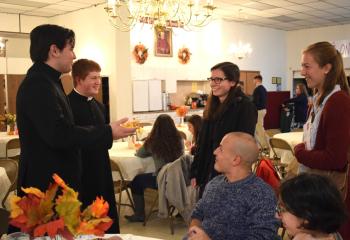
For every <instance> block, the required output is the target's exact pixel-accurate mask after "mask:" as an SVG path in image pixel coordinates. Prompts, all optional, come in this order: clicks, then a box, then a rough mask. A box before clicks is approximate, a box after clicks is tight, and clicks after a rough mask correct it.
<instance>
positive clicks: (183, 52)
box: [177, 47, 191, 64]
mask: <svg viewBox="0 0 350 240" xmlns="http://www.w3.org/2000/svg"><path fill="white" fill-rule="evenodd" d="M177 57H178V58H179V62H180V63H182V64H187V63H188V62H189V61H190V57H191V52H190V50H189V49H188V48H186V47H183V48H180V49H179V52H178V54H177Z"/></svg>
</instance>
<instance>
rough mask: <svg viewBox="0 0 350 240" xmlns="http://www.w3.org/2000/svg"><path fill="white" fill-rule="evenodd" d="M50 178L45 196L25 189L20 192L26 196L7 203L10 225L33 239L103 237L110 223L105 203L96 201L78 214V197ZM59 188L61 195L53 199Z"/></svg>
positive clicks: (36, 190) (58, 178) (61, 180)
mask: <svg viewBox="0 0 350 240" xmlns="http://www.w3.org/2000/svg"><path fill="white" fill-rule="evenodd" d="M52 177H53V179H54V180H55V183H54V184H51V185H50V186H49V188H48V190H47V191H46V192H45V193H43V192H41V191H40V190H39V189H37V188H33V187H29V188H24V189H22V190H23V192H24V193H26V194H27V195H26V196H24V197H22V198H20V197H17V196H13V197H12V198H11V199H10V206H11V215H10V224H11V225H13V226H15V227H18V228H20V229H21V231H22V232H26V233H28V234H30V235H32V236H34V237H39V236H43V235H45V234H48V235H49V236H50V237H54V236H55V235H57V234H61V235H63V236H64V237H65V238H66V239H73V235H77V234H96V235H103V233H104V232H105V231H106V230H107V229H108V228H109V227H110V226H111V225H112V223H113V221H112V219H110V218H109V217H108V216H107V213H108V209H109V205H108V203H107V202H105V201H104V200H103V198H102V197H101V198H98V197H97V198H96V200H95V201H94V202H93V203H92V204H91V205H90V206H88V207H87V208H86V209H85V210H84V211H83V213H81V211H80V206H81V202H80V201H79V200H78V193H77V192H75V191H74V190H73V189H72V188H70V187H69V186H68V185H67V184H66V183H65V182H64V181H63V179H62V178H60V177H59V176H58V175H57V174H54V175H53V176H52ZM59 187H60V188H61V190H62V194H61V195H59V196H57V197H56V194H57V190H58V188H59Z"/></svg>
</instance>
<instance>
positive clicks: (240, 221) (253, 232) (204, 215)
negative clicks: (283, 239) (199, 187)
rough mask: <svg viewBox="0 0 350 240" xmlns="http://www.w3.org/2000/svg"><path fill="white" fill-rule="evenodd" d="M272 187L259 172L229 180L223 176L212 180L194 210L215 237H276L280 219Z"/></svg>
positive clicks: (214, 238)
mask: <svg viewBox="0 0 350 240" xmlns="http://www.w3.org/2000/svg"><path fill="white" fill-rule="evenodd" d="M275 207H276V198H275V194H274V192H273V190H272V188H271V187H270V186H268V185H267V184H266V183H265V182H263V181H262V180H261V179H260V178H258V177H256V176H255V175H253V174H252V175H249V176H248V177H246V178H245V179H242V180H239V181H237V182H233V183H229V182H226V181H225V177H224V176H223V175H220V176H217V177H215V178H214V179H213V180H212V181H210V182H209V183H208V185H207V187H206V189H205V191H204V194H203V198H202V199H200V200H199V201H198V203H197V205H196V207H195V209H194V210H193V212H192V218H195V219H198V220H200V221H201V222H202V227H203V229H204V231H205V232H206V233H207V234H208V236H209V237H210V238H211V239H212V240H219V239H220V240H222V239H230V240H235V239H236V240H241V239H245V240H249V239H268V240H271V239H274V237H275V236H276V233H277V227H278V220H277V219H276V218H275Z"/></svg>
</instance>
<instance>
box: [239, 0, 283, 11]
mask: <svg viewBox="0 0 350 240" xmlns="http://www.w3.org/2000/svg"><path fill="white" fill-rule="evenodd" d="M242 5H243V6H245V7H248V8H253V9H256V10H266V9H272V8H276V6H273V5H269V4H265V3H259V2H250V3H247V4H242Z"/></svg>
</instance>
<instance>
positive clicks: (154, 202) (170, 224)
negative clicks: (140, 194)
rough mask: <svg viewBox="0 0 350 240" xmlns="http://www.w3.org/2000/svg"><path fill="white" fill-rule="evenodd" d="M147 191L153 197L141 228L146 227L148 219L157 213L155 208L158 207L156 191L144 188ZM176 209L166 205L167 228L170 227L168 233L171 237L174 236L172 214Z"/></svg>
mask: <svg viewBox="0 0 350 240" xmlns="http://www.w3.org/2000/svg"><path fill="white" fill-rule="evenodd" d="M146 189H147V191H148V192H149V193H150V194H151V195H153V200H152V203H151V206H150V209H149V211H148V213H147V214H146V215H145V219H144V221H143V226H146V223H147V221H148V220H149V218H150V217H151V215H152V214H153V213H155V212H157V209H156V206H157V205H158V199H159V193H158V189H153V188H146ZM175 210H176V208H175V207H174V206H172V205H169V204H168V213H169V214H168V218H169V220H170V223H169V227H170V232H171V235H174V232H175V231H174V219H175V216H174V212H175Z"/></svg>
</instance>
